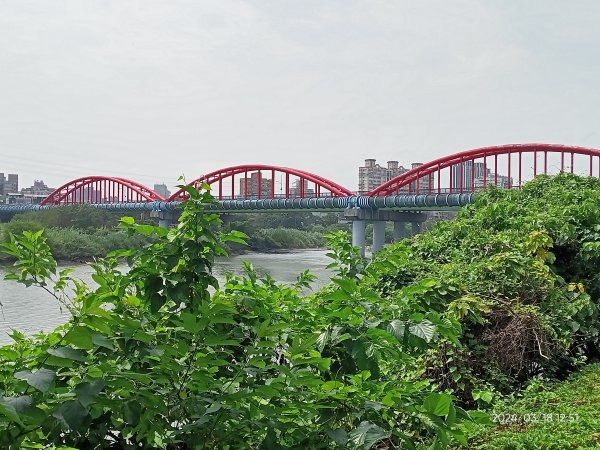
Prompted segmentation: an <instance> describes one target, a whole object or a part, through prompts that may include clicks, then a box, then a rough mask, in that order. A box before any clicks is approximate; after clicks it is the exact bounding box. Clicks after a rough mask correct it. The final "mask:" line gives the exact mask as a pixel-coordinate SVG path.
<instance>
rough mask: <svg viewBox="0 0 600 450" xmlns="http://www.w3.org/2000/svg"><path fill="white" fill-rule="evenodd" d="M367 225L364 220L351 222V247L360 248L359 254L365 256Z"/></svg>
mask: <svg viewBox="0 0 600 450" xmlns="http://www.w3.org/2000/svg"><path fill="white" fill-rule="evenodd" d="M366 225H367V223H366V222H365V221H364V220H359V219H355V220H352V245H353V246H355V247H360V254H361V255H362V256H365V228H366Z"/></svg>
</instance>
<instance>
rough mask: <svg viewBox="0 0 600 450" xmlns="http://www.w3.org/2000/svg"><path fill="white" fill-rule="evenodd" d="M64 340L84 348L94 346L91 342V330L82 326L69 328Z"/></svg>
mask: <svg viewBox="0 0 600 450" xmlns="http://www.w3.org/2000/svg"><path fill="white" fill-rule="evenodd" d="M64 341H65V342H67V343H69V344H71V345H73V346H74V347H77V348H82V349H84V350H91V349H92V348H93V347H94V345H93V343H92V330H90V329H89V328H88V327H84V326H75V327H73V328H71V329H70V330H69V331H68V333H67V334H66V335H65V339H64Z"/></svg>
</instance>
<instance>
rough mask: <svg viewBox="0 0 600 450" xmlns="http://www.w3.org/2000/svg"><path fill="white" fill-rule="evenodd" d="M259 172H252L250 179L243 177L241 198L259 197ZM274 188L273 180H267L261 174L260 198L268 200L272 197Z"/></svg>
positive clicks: (241, 180)
mask: <svg viewBox="0 0 600 450" xmlns="http://www.w3.org/2000/svg"><path fill="white" fill-rule="evenodd" d="M258 174H259V172H252V173H251V174H250V177H248V178H246V177H243V178H242V179H240V191H239V192H240V196H241V197H244V198H253V197H259V195H258V186H259V177H258ZM272 188H273V180H271V179H270V178H266V177H265V176H264V174H262V173H261V176H260V197H261V198H268V197H271V190H272Z"/></svg>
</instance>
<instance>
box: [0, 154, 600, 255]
mask: <svg viewBox="0 0 600 450" xmlns="http://www.w3.org/2000/svg"><path fill="white" fill-rule="evenodd" d="M559 172H571V173H577V174H580V175H587V176H595V177H600V150H596V149H591V148H585V147H575V146H566V145H557V144H509V145H501V146H493V147H483V148H477V149H473V150H467V151H462V152H459V153H455V154H451V155H447V156H444V157H442V158H438V159H436V160H433V161H430V162H428V163H425V164H421V165H418V166H417V167H414V168H413V169H412V170H407V171H406V172H404V173H402V174H401V175H399V176H397V177H395V178H392V179H390V180H389V181H386V182H385V183H383V184H382V185H380V186H378V187H376V188H375V189H373V190H371V191H369V192H353V191H351V190H349V189H347V188H345V187H343V186H341V185H339V184H337V183H335V182H334V181H331V180H328V179H326V178H324V177H321V176H319V175H316V174H314V173H310V172H307V171H304V170H299V169H293V168H287V167H278V166H271V165H261V164H248V165H239V166H233V167H227V168H224V169H220V170H216V171H213V172H210V173H208V174H205V175H202V176H201V177H199V178H197V179H195V180H193V181H191V182H190V183H189V185H191V186H195V187H200V186H206V185H208V187H209V189H210V191H211V193H212V194H213V196H214V197H215V199H217V200H218V201H217V202H216V203H215V204H214V205H211V209H213V210H214V211H216V212H227V211H231V212H242V211H265V210H273V211H285V210H311V211H327V210H345V214H346V216H347V217H348V218H349V219H352V221H353V243H354V244H355V245H359V246H361V247H362V248H363V249H364V229H365V222H366V221H372V222H373V233H374V235H373V249H374V250H377V249H379V248H380V247H382V246H383V239H384V231H385V221H388V220H390V221H393V222H394V237H395V239H401V238H402V237H403V236H404V235H405V233H406V232H407V231H406V227H405V225H406V223H407V222H408V223H410V224H411V226H410V229H411V231H412V232H413V233H414V232H416V231H418V230H419V229H420V224H421V223H422V222H423V221H424V220H425V214H424V213H423V211H427V210H443V209H453V208H459V207H461V206H464V205H466V204H468V203H472V202H473V201H474V199H475V196H476V193H477V192H479V191H483V190H486V189H488V188H489V187H490V186H496V187H498V188H505V189H520V188H521V186H522V185H523V183H524V182H525V181H527V180H530V179H532V178H534V177H535V176H537V175H539V174H555V173H559ZM186 198H187V192H186V190H185V189H180V190H178V191H177V192H175V193H174V194H173V195H171V196H170V197H168V198H163V197H161V196H160V195H159V194H157V193H156V192H154V191H153V190H152V189H150V188H148V187H146V186H144V185H142V184H140V183H137V182H135V181H131V180H128V179H125V178H120V177H106V176H88V177H82V178H78V179H76V180H72V181H69V182H68V183H65V184H63V185H62V186H60V187H59V188H57V189H56V190H54V191H53V192H52V193H51V194H50V195H48V196H47V197H46V198H44V199H43V200H42V201H41V202H40V203H39V204H8V205H1V206H0V218H7V217H10V216H12V215H14V214H16V213H21V212H26V211H35V210H40V209H45V208H51V207H56V206H62V205H72V204H90V205H92V206H94V207H97V208H102V209H107V210H116V211H123V212H128V211H150V212H151V213H152V214H153V215H155V216H157V217H159V219H160V223H161V224H163V225H166V223H167V221H168V220H169V219H170V218H172V217H173V216H174V215H176V214H177V211H178V209H179V205H180V204H181V201H182V200H185V199H186Z"/></svg>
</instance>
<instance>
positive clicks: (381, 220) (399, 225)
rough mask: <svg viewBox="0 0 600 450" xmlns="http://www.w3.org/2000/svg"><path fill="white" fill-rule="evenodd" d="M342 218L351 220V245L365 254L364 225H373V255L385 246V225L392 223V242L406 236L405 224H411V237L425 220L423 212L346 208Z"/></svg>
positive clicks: (425, 216)
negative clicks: (367, 223)
mask: <svg viewBox="0 0 600 450" xmlns="http://www.w3.org/2000/svg"><path fill="white" fill-rule="evenodd" d="M344 216H345V217H346V218H347V219H350V220H352V245H354V246H358V247H360V253H361V254H362V255H363V256H364V254H365V225H366V222H372V223H373V247H372V249H373V253H376V252H378V251H379V250H381V249H382V248H383V246H384V245H385V223H386V222H394V242H397V241H399V240H400V239H403V238H404V237H406V236H407V231H406V224H407V223H410V224H411V230H410V231H411V235H412V234H416V233H418V232H419V231H420V230H421V224H422V223H423V222H425V220H426V219H427V215H426V214H425V213H423V212H407V211H389V210H378V209H366V208H365V209H361V208H347V209H346V210H345V211H344Z"/></svg>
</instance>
